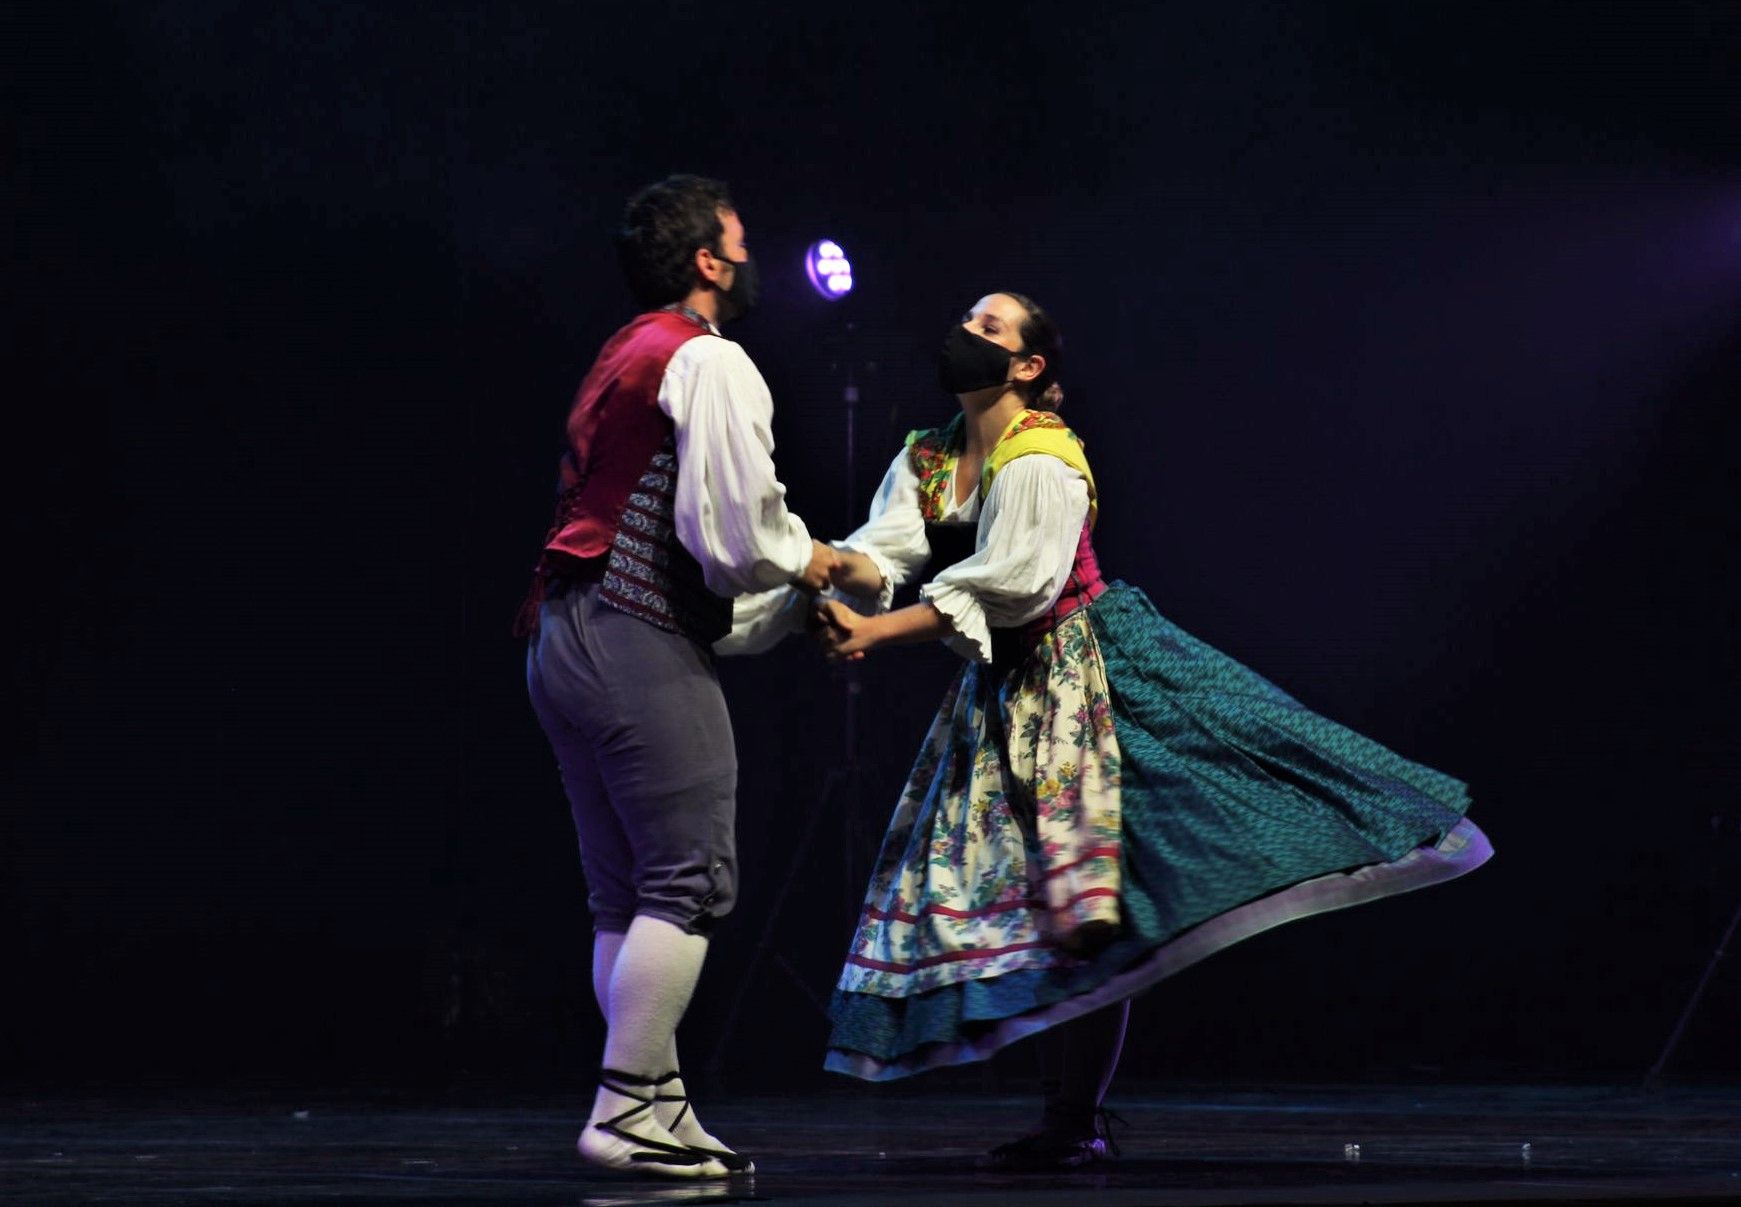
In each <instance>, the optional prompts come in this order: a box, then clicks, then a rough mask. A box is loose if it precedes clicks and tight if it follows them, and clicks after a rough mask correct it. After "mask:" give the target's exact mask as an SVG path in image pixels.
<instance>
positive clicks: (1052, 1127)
mask: <svg viewBox="0 0 1741 1207" xmlns="http://www.w3.org/2000/svg"><path fill="white" fill-rule="evenodd" d="M1113 1117H1114V1116H1112V1115H1111V1113H1110V1112H1108V1111H1105V1110H1097V1111H1095V1112H1094V1114H1093V1115H1092V1116H1091V1117H1090V1118H1089V1119H1088V1121H1087V1122H1086V1123H1084V1124H1078V1125H1076V1126H1074V1127H1071V1126H1065V1125H1061V1124H1057V1123H1048V1124H1047V1125H1046V1126H1044V1127H1042V1128H1041V1129H1040V1130H1039V1131H1037V1132H1035V1133H1033V1134H1032V1135H1030V1136H1023V1137H1022V1138H1021V1139H1020V1140H1011V1141H1010V1142H1009V1143H1008V1144H1000V1145H998V1146H997V1147H996V1148H994V1149H992V1150H991V1151H990V1152H989V1153H986V1154H985V1155H984V1156H983V1157H981V1158H980V1159H979V1167H980V1168H981V1169H991V1170H999V1171H1002V1172H1005V1173H1039V1172H1044V1171H1047V1170H1051V1171H1054V1172H1056V1171H1058V1170H1069V1169H1085V1168H1087V1167H1088V1166H1090V1165H1095V1164H1098V1163H1099V1162H1101V1161H1104V1160H1106V1159H1107V1158H1108V1157H1116V1156H1117V1155H1118V1143H1117V1141H1115V1140H1114V1139H1113V1138H1112V1128H1111V1122H1110V1121H1111V1119H1112V1118H1113ZM1119 1122H1121V1123H1122V1122H1123V1120H1122V1119H1121V1120H1119Z"/></svg>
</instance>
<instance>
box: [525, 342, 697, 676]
mask: <svg viewBox="0 0 1741 1207" xmlns="http://www.w3.org/2000/svg"><path fill="white" fill-rule="evenodd" d="M705 334H707V328H705V327H703V326H702V325H701V324H700V323H698V322H697V321H695V320H693V319H690V318H687V317H685V316H684V315H682V314H679V313H677V312H675V311H670V310H655V311H652V312H650V313H648V314H643V315H641V316H640V317H638V318H636V319H634V320H633V321H632V322H630V323H629V324H628V325H627V326H626V327H624V328H623V329H622V330H621V331H618V332H617V333H616V334H615V335H613V336H612V337H611V338H610V340H609V342H607V343H606V344H605V346H604V348H603V349H602V350H601V351H600V352H599V354H598V359H597V360H595V361H594V362H593V366H592V368H591V370H589V371H588V373H587V375H586V379H585V380H584V381H582V382H581V383H580V390H579V391H578V392H577V393H576V394H575V398H574V405H573V407H572V408H571V409H570V410H569V413H568V448H567V450H566V451H565V452H564V453H563V455H562V464H561V479H560V482H559V486H558V489H559V494H558V497H557V501H556V519H555V522H554V523H553V524H552V525H551V527H550V531H549V533H548V534H546V536H545V538H544V553H543V556H542V557H541V558H540V559H539V562H538V569H537V572H536V574H535V575H534V580H533V585H532V593H531V595H530V596H528V598H527V602H526V605H525V606H524V607H523V608H522V610H521V618H520V623H519V625H518V626H517V629H519V630H522V631H530V629H531V628H532V626H534V625H535V624H536V623H537V606H538V603H539V601H541V600H542V598H543V596H544V592H545V587H546V585H547V584H548V582H549V581H550V580H551V579H553V578H558V577H570V578H578V579H583V580H586V581H594V582H600V583H601V584H602V586H601V597H602V598H603V600H604V602H605V603H608V604H610V605H611V606H613V607H616V608H619V609H620V610H622V611H624V612H628V613H630V614H631V615H634V616H638V617H640V618H641V619H643V620H646V621H648V622H649V623H651V624H654V625H657V626H658V627H660V628H662V629H667V630H669V631H672V632H681V633H684V634H687V635H688V636H690V637H692V638H694V639H695V640H696V641H698V642H701V643H702V644H704V645H706V644H710V643H712V642H713V641H715V640H717V639H718V638H720V637H723V636H724V635H725V634H726V633H727V632H729V631H730V629H731V603H730V601H729V600H726V599H724V598H722V597H720V596H718V595H714V594H713V593H712V592H711V591H709V590H708V589H707V586H706V584H705V582H703V580H702V574H701V567H700V565H699V564H698V563H697V562H696V561H695V559H694V558H693V557H692V556H690V554H689V551H688V550H686V549H684V548H683V546H682V544H681V543H680V542H679V541H678V539H677V536H676V532H675V530H674V528H673V525H672V507H673V503H674V500H675V497H676V454H675V448H674V437H675V429H674V426H673V424H672V422H671V418H670V416H668V415H666V414H665V412H663V411H661V410H660V409H659V387H660V385H661V384H662V383H663V381H664V379H665V369H666V367H667V366H668V365H669V364H670V363H671V358H672V357H673V356H675V355H676V354H677V350H678V349H679V348H681V347H682V346H683V345H684V344H686V343H688V342H689V341H690V340H692V339H694V338H695V337H696V336H698V335H705Z"/></svg>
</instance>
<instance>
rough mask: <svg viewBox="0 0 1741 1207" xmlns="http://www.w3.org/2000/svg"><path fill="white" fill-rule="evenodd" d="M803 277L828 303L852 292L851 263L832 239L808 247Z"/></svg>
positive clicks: (818, 241) (805, 254) (819, 240)
mask: <svg viewBox="0 0 1741 1207" xmlns="http://www.w3.org/2000/svg"><path fill="white" fill-rule="evenodd" d="M804 275H805V276H807V277H809V278H810V287H811V288H812V289H814V290H815V291H816V292H817V293H819V294H821V295H822V296H823V297H824V298H827V299H828V300H829V301H830V302H838V301H840V299H841V298H843V297H845V296H846V295H847V294H849V293H851V292H852V262H851V261H850V260H848V259H847V258H846V253H845V252H844V251H842V250H841V248H840V244H838V243H836V242H835V241H834V240H833V239H818V240H817V241H816V242H814V243H812V244H811V245H810V250H809V251H807V252H805V253H804Z"/></svg>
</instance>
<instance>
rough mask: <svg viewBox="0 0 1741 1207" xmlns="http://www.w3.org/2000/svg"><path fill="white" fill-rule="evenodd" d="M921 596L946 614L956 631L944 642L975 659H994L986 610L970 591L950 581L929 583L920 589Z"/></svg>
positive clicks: (967, 657) (962, 655) (983, 660)
mask: <svg viewBox="0 0 1741 1207" xmlns="http://www.w3.org/2000/svg"><path fill="white" fill-rule="evenodd" d="M919 598H920V599H922V600H924V601H925V602H926V603H928V604H930V605H931V606H932V607H933V608H936V609H937V610H938V611H939V612H941V613H943V619H945V620H947V621H948V622H949V627H950V628H951V629H953V630H954V632H952V633H950V634H949V636H947V637H945V638H944V639H943V644H944V645H946V646H948V647H949V648H950V650H952V651H953V652H954V653H956V654H958V655H960V656H961V657H963V658H966V659H968V660H970V661H972V662H990V661H991V629H990V627H989V626H987V624H986V623H985V609H984V608H983V607H981V606H980V603H979V601H978V600H977V599H975V598H974V597H973V595H972V593H971V592H968V591H964V590H962V589H961V588H960V587H952V586H950V585H949V584H948V583H927V584H926V585H925V586H923V587H921V588H919Z"/></svg>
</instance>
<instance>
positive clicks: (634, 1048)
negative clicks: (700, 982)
mask: <svg viewBox="0 0 1741 1207" xmlns="http://www.w3.org/2000/svg"><path fill="white" fill-rule="evenodd" d="M600 938H601V939H603V938H604V936H602V935H601V936H600ZM612 946H616V947H617V950H616V952H615V953H614V955H615V958H614V959H612V958H611V955H612V954H613V953H612V952H611V951H610V948H611V947H612ZM706 956H707V940H706V939H705V938H703V937H702V936H700V935H691V934H688V933H686V932H684V931H683V930H681V929H679V928H678V927H676V926H673V925H672V924H671V923H669V922H666V921H663V920H661V919H658V918H650V917H647V916H644V915H641V916H637V917H636V918H635V920H634V921H633V922H632V923H631V924H630V925H629V929H628V933H627V934H625V935H623V936H622V937H621V941H620V943H616V944H613V943H611V942H610V941H608V940H607V941H605V942H602V943H596V944H595V946H594V949H593V971H594V980H593V984H594V992H595V993H596V994H598V996H599V999H600V1004H601V1005H602V1006H604V1007H605V1008H606V1016H605V1017H606V1021H607V1023H608V1025H609V1032H608V1034H607V1036H606V1039H605V1053H604V1067H605V1068H606V1069H611V1070H615V1071H616V1072H619V1073H624V1074H627V1075H629V1076H630V1077H633V1078H646V1079H649V1080H651V1079H656V1078H658V1077H661V1076H663V1075H664V1074H666V1073H668V1072H670V1071H671V1069H670V1067H669V1065H668V1064H667V1061H669V1060H670V1058H671V1054H672V1052H673V1050H674V1039H673V1037H674V1036H675V1034H676V1031H677V1024H678V1022H679V1021H681V1019H682V1018H683V1011H684V1010H685V1008H687V1007H688V1005H689V998H690V995H691V994H693V993H694V992H695V981H696V978H697V977H698V976H699V975H700V974H701V965H702V961H703V960H704V959H705V958H706ZM606 967H608V970H609V975H608V977H605V976H602V975H601V974H602V973H603V972H604V970H605V968H606ZM605 1077H606V1080H609V1079H610V1077H609V1074H606V1075H605ZM623 1088H624V1090H626V1091H628V1093H627V1094H625V1093H619V1092H617V1091H616V1090H612V1089H610V1088H609V1087H608V1086H606V1085H603V1084H601V1085H600V1086H599V1090H598V1095H597V1097H595V1098H594V1100H593V1108H592V1115H591V1117H590V1118H589V1119H588V1120H587V1126H586V1127H585V1128H584V1129H583V1130H582V1132H581V1135H580V1141H579V1148H580V1152H581V1155H582V1156H584V1157H586V1158H587V1159H588V1160H591V1161H593V1162H595V1163H597V1164H600V1165H606V1166H609V1167H611V1168H615V1169H637V1170H639V1171H641V1172H645V1173H653V1174H657V1175H659V1176H663V1177H720V1176H723V1175H724V1174H725V1172H726V1170H725V1167H724V1166H723V1165H720V1164H719V1163H718V1162H717V1161H708V1162H704V1163H702V1164H699V1165H688V1166H683V1165H666V1164H663V1163H659V1162H633V1161H632V1160H631V1154H632V1153H634V1152H636V1151H657V1149H656V1148H654V1147H649V1148H647V1149H644V1150H637V1149H636V1147H635V1145H634V1144H633V1143H632V1142H631V1141H629V1140H625V1139H623V1138H622V1137H619V1136H613V1135H611V1134H610V1133H608V1132H604V1131H601V1130H599V1129H598V1128H597V1127H596V1126H595V1125H596V1124H599V1123H604V1122H607V1121H609V1120H611V1119H613V1118H618V1117H620V1116H622V1115H623V1114H624V1112H627V1111H630V1110H632V1108H634V1107H636V1106H637V1105H638V1100H639V1099H646V1098H651V1097H652V1096H653V1094H654V1093H655V1090H654V1088H653V1087H652V1086H651V1085H650V1084H641V1083H630V1082H625V1083H624V1085H623ZM631 1095H632V1096H631ZM615 1126H616V1127H618V1128H620V1129H621V1130H623V1131H626V1132H628V1133H630V1134H631V1135H632V1136H635V1137H639V1138H641V1139H645V1140H649V1141H653V1142H655V1144H660V1143H662V1144H683V1143H686V1141H683V1140H680V1139H679V1138H677V1137H675V1136H673V1135H672V1134H671V1133H670V1132H669V1131H668V1130H666V1128H665V1127H664V1125H663V1124H661V1123H660V1122H659V1118H658V1116H657V1113H656V1111H654V1110H639V1111H635V1112H634V1113H633V1114H632V1115H630V1116H629V1117H628V1118H626V1119H622V1121H621V1122H619V1123H617V1124H615Z"/></svg>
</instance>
